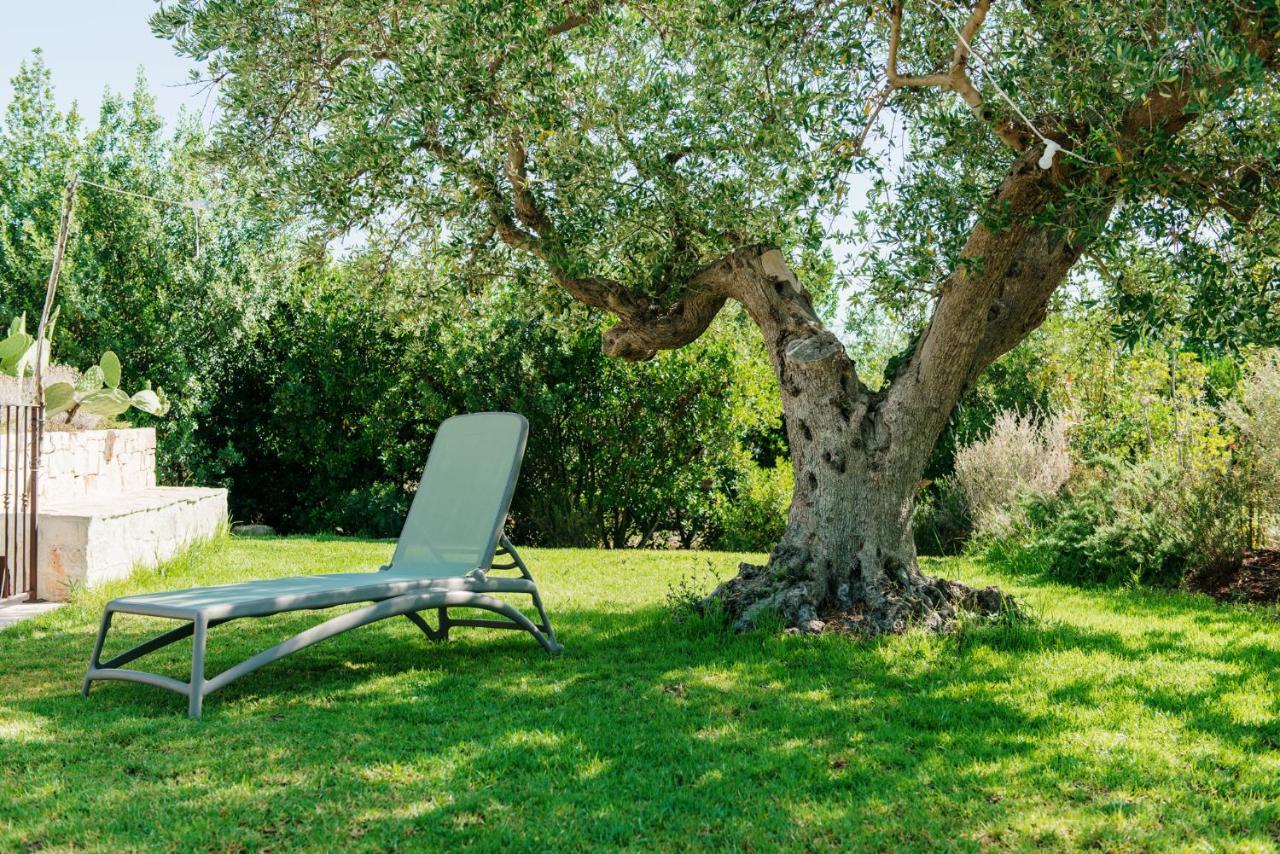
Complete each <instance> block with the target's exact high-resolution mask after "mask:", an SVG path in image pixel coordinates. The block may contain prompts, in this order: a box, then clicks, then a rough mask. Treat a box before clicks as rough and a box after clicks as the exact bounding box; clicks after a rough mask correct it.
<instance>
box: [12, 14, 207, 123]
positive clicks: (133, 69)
mask: <svg viewBox="0 0 1280 854" xmlns="http://www.w3.org/2000/svg"><path fill="white" fill-rule="evenodd" d="M155 8H156V3H155V0H44V1H43V2H41V0H0V110H2V109H3V108H4V107H5V106H6V105H7V104H8V101H9V97H10V92H9V89H10V86H9V81H10V80H11V79H12V78H13V76H14V75H15V74H17V73H18V65H19V64H20V63H21V62H22V61H23V60H25V59H30V58H31V53H32V51H33V50H35V49H36V48H40V49H42V50H43V51H44V60H45V64H46V65H48V66H49V70H50V72H51V73H52V76H53V86H54V91H55V94H56V96H57V99H58V106H59V107H60V108H61V109H63V110H64V111H65V110H67V109H69V108H70V107H71V104H72V102H73V101H74V102H77V103H78V104H79V107H80V114H81V116H82V117H83V118H84V119H85V121H86V123H87V124H88V125H89V126H90V127H92V126H93V125H95V124H96V123H97V117H98V107H99V105H100V104H101V103H102V93H103V91H104V89H106V88H109V89H111V91H113V92H123V93H128V92H131V91H132V90H133V84H134V80H135V78H136V77H137V75H138V68H139V67H140V66H141V67H142V69H143V71H144V73H145V75H146V77H147V80H148V81H149V83H150V88H151V92H152V94H154V95H155V98H156V108H157V109H158V110H159V112H160V114H161V115H162V116H163V117H164V118H165V121H166V123H167V124H168V125H169V126H171V127H172V126H173V124H174V123H175V122H176V121H177V119H178V115H179V111H180V110H182V109H183V108H184V107H185V108H186V109H187V110H188V111H190V112H193V113H196V114H200V113H201V112H202V111H203V114H204V120H205V124H206V125H207V124H208V122H209V119H210V116H211V109H212V108H211V105H206V103H205V101H206V98H205V94H204V93H201V92H199V91H198V89H199V87H198V86H193V85H191V84H190V83H189V82H188V80H189V73H190V69H191V68H192V67H193V65H192V63H190V62H188V61H187V60H185V59H182V58H180V57H178V56H176V55H175V54H174V52H173V48H172V47H171V46H170V44H169V43H168V42H166V41H163V40H161V39H158V38H156V37H155V36H154V35H152V33H151V26H150V24H149V23H148V20H149V19H150V17H151V13H152V12H153V11H154V10H155Z"/></svg>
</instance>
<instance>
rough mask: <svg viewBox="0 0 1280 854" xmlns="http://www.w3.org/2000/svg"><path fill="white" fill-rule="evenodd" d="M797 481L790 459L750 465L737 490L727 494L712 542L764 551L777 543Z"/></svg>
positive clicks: (737, 549) (728, 548) (729, 547)
mask: <svg viewBox="0 0 1280 854" xmlns="http://www.w3.org/2000/svg"><path fill="white" fill-rule="evenodd" d="M794 482H795V481H794V476H793V474H792V471H791V463H790V461H788V460H779V461H778V463H777V465H775V466H774V467H773V468H755V467H750V468H747V469H746V470H745V474H744V475H743V477H742V478H741V480H740V481H739V483H738V487H737V489H736V491H735V492H734V494H732V495H729V496H726V497H725V503H724V509H723V511H722V513H721V515H720V533H719V536H718V537H716V538H715V540H714V542H713V545H714V546H715V547H716V548H718V549H724V550H725V551H735V552H763V551H768V550H769V549H771V548H773V547H774V546H775V545H777V543H778V540H780V539H782V531H783V529H784V528H785V527H786V524H787V508H788V507H789V506H790V505H791V489H792V486H793V485H794Z"/></svg>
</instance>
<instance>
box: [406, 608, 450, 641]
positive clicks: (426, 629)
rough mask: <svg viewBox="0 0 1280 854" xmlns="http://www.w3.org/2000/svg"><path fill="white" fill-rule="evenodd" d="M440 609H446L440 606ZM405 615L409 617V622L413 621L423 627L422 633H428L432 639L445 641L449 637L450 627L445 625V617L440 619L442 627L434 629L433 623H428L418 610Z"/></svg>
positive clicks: (428, 636)
mask: <svg viewBox="0 0 1280 854" xmlns="http://www.w3.org/2000/svg"><path fill="white" fill-rule="evenodd" d="M438 610H439V611H441V612H443V611H444V609H443V608H440V609H438ZM405 616H406V617H408V618H409V622H411V623H413V624H414V625H415V626H417V627H418V628H420V629H422V633H423V634H424V635H426V636H427V638H429V639H430V640H433V641H445V640H448V639H449V628H448V626H446V625H445V621H444V620H443V619H442V620H440V628H438V629H433V628H431V624H430V623H428V622H427V621H426V620H424V619H422V615H421V614H419V613H418V612H417V611H410V612H409V613H407V614H405Z"/></svg>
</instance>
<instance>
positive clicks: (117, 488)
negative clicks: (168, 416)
mask: <svg viewBox="0 0 1280 854" xmlns="http://www.w3.org/2000/svg"><path fill="white" fill-rule="evenodd" d="M40 451H41V453H40V488H39V490H38V494H39V496H40V503H41V504H44V503H45V502H47V501H58V502H65V501H74V500H76V499H81V498H86V499H87V498H98V497H100V496H104V495H117V494H119V493H122V492H132V491H133V490H137V489H150V488H151V487H153V486H155V485H156V431H155V430H153V429H151V428H150V427H137V428H132V429H127V430H84V431H77V432H72V431H59V430H52V431H50V430H46V431H45V434H44V439H43V441H42V442H41V445H40Z"/></svg>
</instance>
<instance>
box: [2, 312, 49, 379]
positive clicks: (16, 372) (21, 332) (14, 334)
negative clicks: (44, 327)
mask: <svg viewBox="0 0 1280 854" xmlns="http://www.w3.org/2000/svg"><path fill="white" fill-rule="evenodd" d="M57 324H58V310H57V309H54V311H53V315H52V316H51V317H50V318H49V325H48V332H47V333H46V335H45V340H46V341H51V340H52V339H53V329H54V327H55V326H57ZM35 363H36V339H35V337H34V336H33V335H31V334H30V333H29V332H27V315H26V314H20V315H18V316H17V317H15V318H13V320H11V321H10V322H9V331H8V333H7V334H6V335H5V338H4V340H3V341H0V374H5V375H6V376H10V377H17V378H18V379H22V378H23V377H26V376H28V375H29V374H31V373H32V372H33V371H34V370H35Z"/></svg>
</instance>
